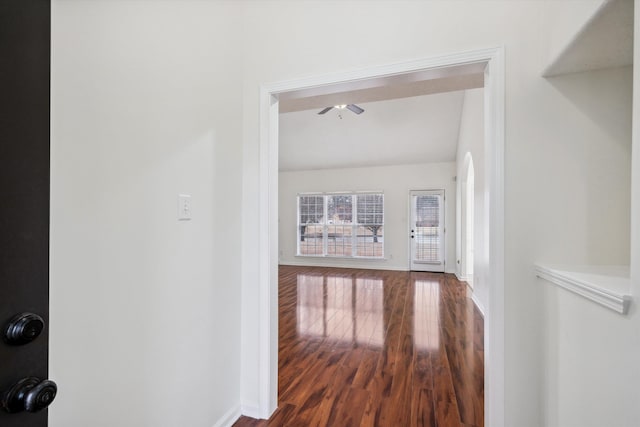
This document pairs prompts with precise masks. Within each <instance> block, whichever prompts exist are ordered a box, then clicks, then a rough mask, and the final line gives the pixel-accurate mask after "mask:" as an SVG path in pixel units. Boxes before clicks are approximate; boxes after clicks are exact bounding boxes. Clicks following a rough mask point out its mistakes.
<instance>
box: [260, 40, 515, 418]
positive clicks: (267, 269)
mask: <svg viewBox="0 0 640 427" xmlns="http://www.w3.org/2000/svg"><path fill="white" fill-rule="evenodd" d="M475 64H477V65H479V66H483V67H484V69H485V91H484V93H485V119H484V120H485V123H484V124H485V126H484V127H485V141H487V149H486V150H485V153H486V154H485V155H486V170H487V172H486V174H487V175H486V177H485V179H486V182H487V186H488V187H487V188H488V191H489V192H490V193H489V194H490V196H491V197H489V207H488V209H489V216H490V223H489V254H488V255H489V259H490V264H489V269H488V277H487V280H488V283H491V284H492V285H491V287H490V288H489V296H488V303H487V307H485V309H486V316H485V372H486V376H485V396H486V398H485V425H490V426H492V427H504V425H505V419H504V416H505V399H504V396H505V393H504V378H505V371H504V370H505V363H504V362H505V360H504V353H505V345H504V335H505V334H504V311H505V310H504V127H505V123H504V109H505V98H504V94H505V90H504V85H505V76H504V74H505V66H504V47H494V48H489V49H480V50H474V51H468V52H461V53H455V54H451V55H444V56H436V57H431V58H426V59H419V60H413V61H408V62H402V63H396V64H389V65H382V66H377V67H371V68H366V69H359V70H351V71H345V72H341V73H335V74H328V75H322V76H315V77H308V78H302V79H297V80H289V81H284V82H277V83H269V84H263V85H261V87H260V102H261V106H260V171H259V177H260V194H259V212H258V216H259V218H260V219H259V231H258V233H259V242H260V243H259V248H260V254H259V259H258V260H257V261H258V266H259V267H258V268H259V284H258V286H259V289H260V292H259V306H260V309H259V325H257V327H258V328H259V334H260V337H259V358H260V361H259V364H258V369H259V373H258V378H259V384H258V388H259V396H260V397H259V405H260V409H259V413H260V415H261V418H268V417H269V416H270V415H271V414H272V413H273V411H275V409H276V407H277V379H278V378H277V373H278V360H277V359H278V309H277V296H278V283H277V278H278V276H277V269H278V257H277V254H278V207H277V205H278V97H279V96H280V95H284V94H289V95H291V94H292V93H293V92H298V93H300V91H312V90H315V89H319V90H321V89H323V88H325V87H330V86H333V85H338V84H340V85H346V84H356V85H357V84H363V83H364V82H367V81H370V80H373V79H380V78H392V77H402V76H404V75H411V74H414V73H422V72H430V71H435V70H440V69H446V68H447V67H456V66H463V65H469V66H473V65H475Z"/></svg>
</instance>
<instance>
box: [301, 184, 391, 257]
mask: <svg viewBox="0 0 640 427" xmlns="http://www.w3.org/2000/svg"><path fill="white" fill-rule="evenodd" d="M367 194H373V195H380V196H382V224H381V226H382V229H383V230H384V217H385V214H384V213H385V205H384V192H383V191H342V192H331V193H298V195H297V197H296V210H297V214H296V256H300V257H311V258H347V259H351V258H354V259H373V260H381V259H384V254H385V240H384V233H383V234H382V253H381V254H380V256H370V255H367V256H362V255H358V246H357V243H358V240H357V230H358V227H359V226H361V225H364V224H360V223H358V197H357V196H362V195H367ZM332 196H351V255H344V254H342V255H331V254H329V225H330V224H329V221H328V218H327V215H328V211H329V209H328V204H329V197H332ZM301 197H322V198H323V212H322V222H321V225H322V254H303V253H301V252H300V242H301V240H300V239H301V237H302V236H301V227H302V224H300V198H301ZM342 226H346V225H342Z"/></svg>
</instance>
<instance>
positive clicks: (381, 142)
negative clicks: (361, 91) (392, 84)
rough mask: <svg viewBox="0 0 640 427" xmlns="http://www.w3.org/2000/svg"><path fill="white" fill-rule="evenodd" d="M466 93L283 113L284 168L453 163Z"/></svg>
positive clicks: (281, 156) (282, 145) (282, 162)
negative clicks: (358, 110)
mask: <svg viewBox="0 0 640 427" xmlns="http://www.w3.org/2000/svg"><path fill="white" fill-rule="evenodd" d="M463 102H464V91H455V92H445V93H437V94H431V95H423V96H414V97H409V98H401V99H392V100H386V101H377V102H365V103H359V104H358V106H360V107H362V108H364V110H365V112H364V113H362V114H360V115H357V114H354V113H353V112H351V111H349V110H347V109H344V110H338V109H335V108H334V109H332V110H330V111H329V112H328V113H326V114H324V115H318V114H317V113H318V111H319V109H314V110H304V111H296V112H291V113H282V114H280V145H279V151H280V170H281V171H291V170H308V169H333V168H346V167H365V166H384V165H401V164H416V163H427V162H448V161H454V160H455V157H456V149H457V143H458V130H459V127H460V118H461V114H462V106H463Z"/></svg>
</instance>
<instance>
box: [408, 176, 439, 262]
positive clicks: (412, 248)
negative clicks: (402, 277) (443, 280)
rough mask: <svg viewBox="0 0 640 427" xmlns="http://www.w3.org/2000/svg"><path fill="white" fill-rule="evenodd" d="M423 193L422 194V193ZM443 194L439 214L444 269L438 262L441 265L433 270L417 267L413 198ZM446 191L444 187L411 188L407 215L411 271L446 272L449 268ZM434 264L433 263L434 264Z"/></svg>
mask: <svg viewBox="0 0 640 427" xmlns="http://www.w3.org/2000/svg"><path fill="white" fill-rule="evenodd" d="M420 193H422V194H420ZM427 194H429V195H441V196H442V206H440V209H439V212H438V215H439V217H440V225H439V228H441V229H442V245H441V247H440V257H441V261H442V266H441V267H442V270H440V264H436V265H438V266H439V267H438V268H437V269H433V270H428V269H424V270H422V269H416V268H415V266H414V259H413V256H414V252H415V244H416V243H415V241H414V237H413V236H414V233H413V231H412V230H413V225H414V224H413V220H414V217H413V215H414V213H415V212H414V204H413V198H414V197H416V196H418V195H427ZM445 198H446V196H445V192H444V189H439V190H409V212H408V215H407V217H408V218H409V221H408V225H409V229H408V231H409V234H410V237H409V270H410V271H433V272H442V273H444V272H446V270H447V267H446V265H447V243H446V242H447V235H446V229H447V224H446V218H447V215H446V209H445ZM415 264H420V262H416V263H415ZM424 264H425V265H429V264H430V263H424ZM432 265H433V264H432Z"/></svg>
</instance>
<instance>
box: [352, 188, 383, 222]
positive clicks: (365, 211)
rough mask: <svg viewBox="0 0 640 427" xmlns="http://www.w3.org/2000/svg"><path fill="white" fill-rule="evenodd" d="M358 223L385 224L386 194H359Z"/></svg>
mask: <svg viewBox="0 0 640 427" xmlns="http://www.w3.org/2000/svg"><path fill="white" fill-rule="evenodd" d="M357 197H358V224H384V195H383V194H361V195H358V196H357Z"/></svg>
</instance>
